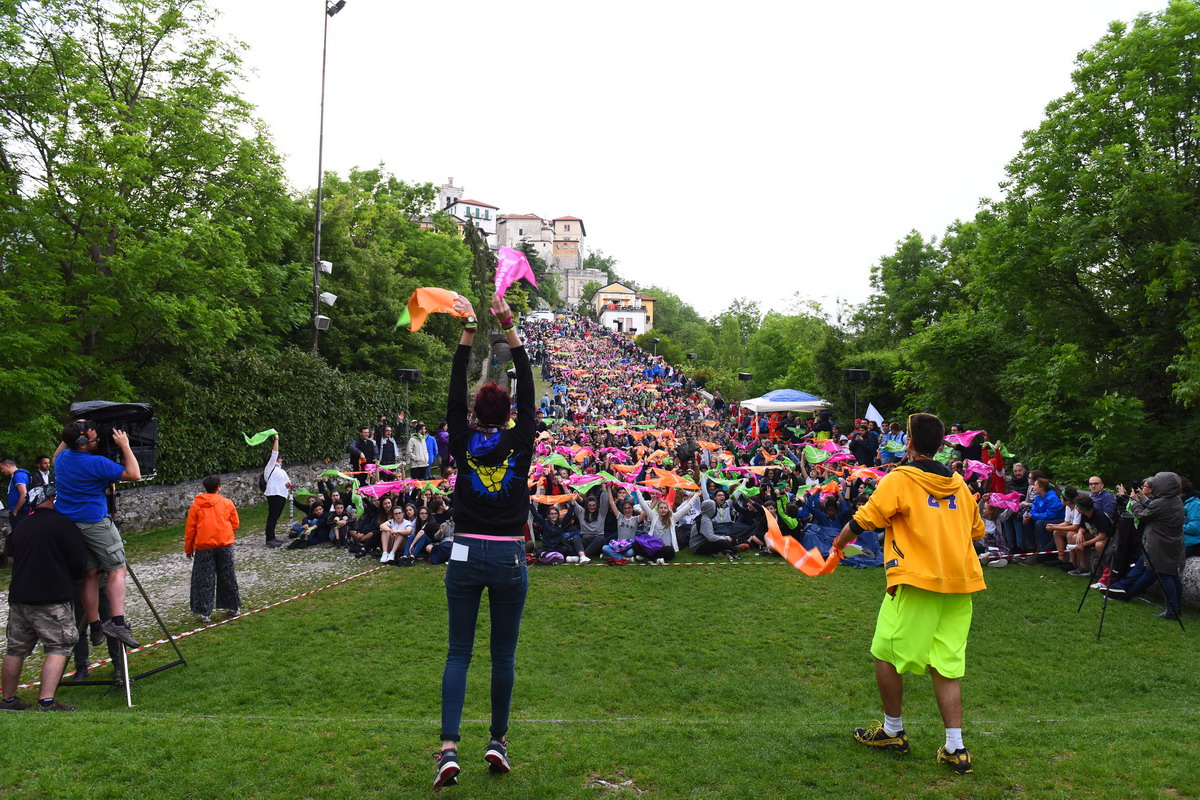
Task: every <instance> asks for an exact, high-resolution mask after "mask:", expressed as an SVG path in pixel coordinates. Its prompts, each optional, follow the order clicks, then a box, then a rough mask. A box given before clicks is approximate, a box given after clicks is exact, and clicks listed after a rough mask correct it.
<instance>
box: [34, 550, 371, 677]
mask: <svg viewBox="0 0 1200 800" xmlns="http://www.w3.org/2000/svg"><path fill="white" fill-rule="evenodd" d="M381 569H383V567H382V566H380V567H374V568H372V569H369V570H367V571H365V572H359V573H358V574H356V575H350V576H348V577H345V578H342V579H341V580H337V581H334V582H333V583H327V584H325V585H324V586H321V587H318V588H316V589H310V590H308V591H307V592H301V593H300V594H297V595H293V596H291V597H288V598H286V599H283V600H277V601H276V602H274V603H268V604H267V605H265V606H263V607H262V608H255V609H252V610H250V611H244V612H242V613H241V614H238V615H237V616H236V617H227V618H225V619H223V620H221V621H220V622H210V623H207V624H205V625H201V626H200V627H199V628H193V629H192V630H190V631H184V632H183V633H177V634H175V638H176V639H183V638H185V637H187V636H194V635H195V634H197V633H200V632H201V631H207V630H209V629H211V628H218V627H220V626H222V625H228V624H229V623H231V622H237V621H238V620H239V619H245V618H246V617H249V616H252V615H254V614H261V613H262V612H264V611H266V610H267V609H271V608H275V607H276V606H282V605H285V604H287V603H290V602H292V601H293V600H299V599H300V598H301V597H308V596H309V595H311V594H316V593H317V592H323V591H325V590H326V589H332V588H333V587H334V586H340V585H341V584H343V583H346V582H347V581H352V580H354V579H355V578H361V577H362V576H364V575H370V574H371V573H372V572H378V571H379V570H381ZM85 635H86V634H85ZM168 642H170V639H158V640H156V641H153V642H149V643H147V644H144V645H142V646H141V647H137V648H133V649H131V650H129V651H128V653H129V654H130V655H132V654H133V653H138V652H141V651H142V650H148V649H150V648H151V647H157V646H159V645H160V644H167V643H168ZM109 663H112V659H111V658H104V659H101V660H99V661H97V662H96V663H94V664H89V665H88V671H89V672H90V671H91V670H93V669H95V668H96V667H100V666H103V665H105V664H109ZM74 674H75V670H71V671H70V672H68V673H65V674H64V675H63V677H64V678H69V677H70V676H72V675H74ZM34 686H41V681H34V682H33V683H22V684H21V685H19V686H18V687H17V688H18V689H32V688H33V687H34Z"/></svg>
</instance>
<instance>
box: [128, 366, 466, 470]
mask: <svg viewBox="0 0 1200 800" xmlns="http://www.w3.org/2000/svg"><path fill="white" fill-rule="evenodd" d="M447 388H448V387H447V379H446V377H444V376H442V375H441V374H440V372H432V371H431V373H425V374H423V376H422V382H421V383H418V384H415V385H413V387H412V390H413V391H412V396H411V398H410V409H409V412H410V418H417V419H426V420H433V421H434V422H435V423H436V422H437V421H440V420H441V419H442V418H443V417H444V416H445V405H446V391H447ZM143 390H144V391H145V392H146V395H145V397H144V399H145V400H146V401H147V402H150V403H152V404H153V405H154V406H155V411H156V413H157V415H158V418H159V426H160V427H159V437H160V442H159V453H160V458H159V478H160V479H161V480H162V481H164V482H167V483H172V482H177V481H181V480H184V479H187V478H194V477H195V476H197V475H207V474H209V473H216V472H228V471H232V470H237V469H250V468H253V467H255V466H259V465H261V464H262V463H264V461H265V458H266V453H265V451H264V449H263V448H265V447H267V445H262V446H259V447H247V446H246V443H245V440H244V439H243V438H242V434H243V433H254V432H256V431H260V430H264V429H266V428H275V429H276V430H278V431H279V433H280V441H281V450H283V451H284V452H285V455H286V458H287V459H288V460H289V461H293V460H294V461H309V460H315V459H319V458H324V457H330V456H332V457H340V456H341V455H343V454H344V453H345V452H346V447H347V445H348V444H349V442H350V440H351V439H352V438H353V436H354V434H355V432H356V431H357V429H358V428H359V426H361V425H371V426H374V423H375V421H376V420H377V419H378V418H379V416H380V415H381V414H382V415H386V416H387V417H388V418H389V419H395V415H396V412H399V411H402V410H403V409H404V399H403V398H404V390H403V388H402V385H401V384H398V383H396V382H394V381H392V380H391V379H390V376H387V377H386V378H384V377H382V376H379V375H375V374H371V373H369V372H368V373H356V374H349V373H343V372H340V371H338V370H336V369H333V368H331V367H330V366H329V364H328V363H327V362H326V361H325V360H324V359H322V358H320V357H318V356H314V355H313V354H312V353H311V352H310V351H307V350H302V349H300V348H296V347H290V348H286V349H284V350H240V351H235V350H223V351H219V352H217V353H213V354H211V355H210V356H209V357H207V358H204V359H197V360H194V361H192V362H190V363H187V364H182V365H179V366H175V365H166V366H161V367H158V368H155V369H153V370H151V372H150V374H148V375H147V376H146V381H145V385H144V387H143Z"/></svg>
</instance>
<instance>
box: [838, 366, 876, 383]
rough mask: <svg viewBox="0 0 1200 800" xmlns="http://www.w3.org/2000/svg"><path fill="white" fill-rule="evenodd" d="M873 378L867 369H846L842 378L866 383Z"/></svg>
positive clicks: (851, 381)
mask: <svg viewBox="0 0 1200 800" xmlns="http://www.w3.org/2000/svg"><path fill="white" fill-rule="evenodd" d="M870 379H871V373H870V371H869V370H865V369H844V370H842V380H843V381H844V382H846V383H866V382H867V381H869V380H870Z"/></svg>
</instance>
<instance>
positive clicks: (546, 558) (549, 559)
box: [538, 550, 567, 565]
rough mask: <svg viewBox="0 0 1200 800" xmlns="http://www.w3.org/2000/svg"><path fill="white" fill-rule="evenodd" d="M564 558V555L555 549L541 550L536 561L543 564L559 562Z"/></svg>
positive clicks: (564, 559)
mask: <svg viewBox="0 0 1200 800" xmlns="http://www.w3.org/2000/svg"><path fill="white" fill-rule="evenodd" d="M566 560H567V559H566V556H564V555H563V554H562V553H560V552H558V551H557V550H544V551H542V554H541V555H540V556H538V561H540V562H542V563H543V564H552V565H553V564H561V563H563V562H564V561H566Z"/></svg>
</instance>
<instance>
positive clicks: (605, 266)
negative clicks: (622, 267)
mask: <svg viewBox="0 0 1200 800" xmlns="http://www.w3.org/2000/svg"><path fill="white" fill-rule="evenodd" d="M616 267H617V260H616V259H615V258H613V257H612V256H609V255H605V254H604V251H603V250H593V251H592V252H590V253H588V254H587V255H586V256H585V257H584V259H583V268H584V269H598V270H600V271H601V272H603V273H604V274H605V275H607V276H608V281H607V282H608V283H625V284H626V285H627V286H628V283H626V282H625V281H623V280H621V278H620V276H618V275H617V269H616ZM629 288H631V289H633V288H636V287H633V286H630V287H629Z"/></svg>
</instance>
